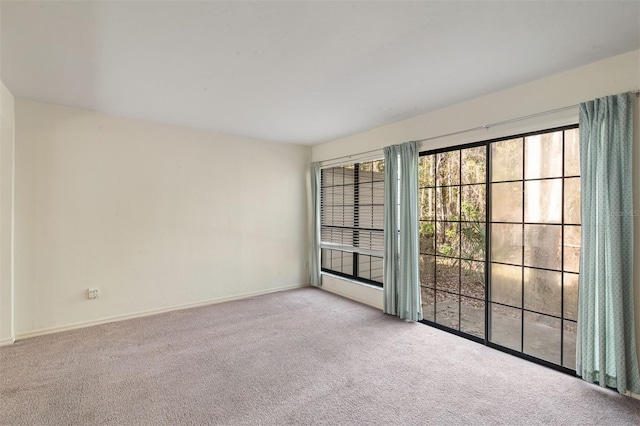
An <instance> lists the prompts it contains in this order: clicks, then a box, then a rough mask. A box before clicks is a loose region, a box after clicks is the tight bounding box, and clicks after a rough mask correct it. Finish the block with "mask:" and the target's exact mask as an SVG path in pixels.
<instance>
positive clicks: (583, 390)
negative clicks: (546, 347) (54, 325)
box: [0, 288, 640, 425]
mask: <svg viewBox="0 0 640 426" xmlns="http://www.w3.org/2000/svg"><path fill="white" fill-rule="evenodd" d="M0 362H1V364H0V365H1V366H0V374H1V376H0V395H1V401H0V403H1V404H0V423H2V424H28V425H32V424H38V425H39V424H52V425H68V424H77V425H93V424H112V425H129V424H153V425H160V424H225V425H243V424H265V425H266V424H268V425H283V424H305V425H310V424H326V425H340V424H342V425H374V424H380V425H394V424H397V425H429V424H438V425H440V424H445V425H450V424H465V425H468V424H518V425H520V424H526V425H531V424H541V425H561V424H565V425H587V424H592V425H623V424H629V425H631V424H633V425H638V424H640V401H638V400H634V399H631V398H629V397H625V396H622V395H619V394H617V393H615V392H612V391H609V390H604V389H601V388H598V387H596V386H593V385H589V384H587V383H585V382H582V381H581V380H579V379H577V378H573V377H570V376H568V375H565V374H562V373H558V372H556V371H553V370H550V369H547V368H544V367H541V366H538V365H536V364H533V363H530V362H527V361H524V360H521V359H519V358H515V357H512V356H510V355H507V354H504V353H502V352H499V351H496V350H493V349H489V348H486V347H484V346H482V345H480V344H477V343H473V342H470V341H467V340H464V339H462V338H459V337H456V336H453V335H451V334H448V333H445V332H443V331H440V330H436V329H434V328H431V327H428V326H426V325H423V324H417V323H408V322H404V321H401V320H398V319H396V318H393V317H390V316H387V315H384V314H382V313H380V312H379V311H378V310H376V309H373V308H370V307H367V306H363V305H361V304H358V303H356V302H352V301H349V300H346V299H343V298H341V297H338V296H336V295H333V294H330V293H327V292H324V291H322V290H318V289H313V288H305V289H299V290H293V291H287V292H281V293H273V294H269V295H265V296H260V297H256V298H252V299H246V300H242V301H236V302H229V303H224V304H219V305H212V306H208V307H203V308H196V309H189V310H183V311H177V312H171V313H167V314H161V315H156V316H152V317H146V318H140V319H135V320H129V321H123V322H118V323H112V324H106V325H101V326H96V327H90V328H85V329H82V330H75V331H70V332H65V333H58V334H55V335H49V336H43V337H36V338H32V339H27V340H24V341H21V342H17V343H16V344H14V345H13V346H9V347H4V348H2V349H0Z"/></svg>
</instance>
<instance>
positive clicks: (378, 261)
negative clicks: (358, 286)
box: [371, 256, 384, 283]
mask: <svg viewBox="0 0 640 426" xmlns="http://www.w3.org/2000/svg"><path fill="white" fill-rule="evenodd" d="M383 263H384V261H383V259H382V258H381V257H376V256H371V279H372V280H373V281H376V282H379V283H384V274H383V270H382V265H383Z"/></svg>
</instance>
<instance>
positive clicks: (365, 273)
mask: <svg viewBox="0 0 640 426" xmlns="http://www.w3.org/2000/svg"><path fill="white" fill-rule="evenodd" d="M358 277H360V278H364V279H366V280H370V279H371V257H370V256H366V255H364V254H359V255H358Z"/></svg>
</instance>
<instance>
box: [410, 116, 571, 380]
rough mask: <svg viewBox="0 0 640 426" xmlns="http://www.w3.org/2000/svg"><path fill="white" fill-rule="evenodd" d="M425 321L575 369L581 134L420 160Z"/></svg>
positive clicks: (524, 139) (546, 135) (566, 131)
mask: <svg viewBox="0 0 640 426" xmlns="http://www.w3.org/2000/svg"><path fill="white" fill-rule="evenodd" d="M419 183H420V189H419V206H420V252H421V255H420V257H421V259H420V274H421V286H422V302H423V313H424V319H425V322H427V323H429V324H431V325H435V326H437V327H439V328H443V329H446V330H448V331H451V332H454V333H456V334H461V335H463V336H465V337H468V338H471V339H473V340H477V341H481V342H483V343H485V344H488V345H490V346H494V347H497V348H499V349H502V350H505V351H508V352H511V353H515V354H519V355H521V356H523V357H526V358H532V359H535V360H537V361H539V362H542V363H546V364H549V365H553V366H556V367H558V368H566V369H570V370H573V369H575V337H576V322H575V321H576V317H577V295H578V266H579V252H580V171H579V156H578V129H577V128H576V127H573V128H563V129H555V130H552V131H545V132H539V133H535V134H528V135H522V136H518V137H512V138H510V139H503V140H495V141H489V142H483V143H479V144H474V145H467V146H463V147H457V148H454V149H449V150H439V151H432V152H425V153H422V155H421V158H420V167H419Z"/></svg>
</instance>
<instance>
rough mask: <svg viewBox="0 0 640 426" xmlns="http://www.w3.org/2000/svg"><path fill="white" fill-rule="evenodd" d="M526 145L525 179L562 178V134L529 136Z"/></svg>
mask: <svg viewBox="0 0 640 426" xmlns="http://www.w3.org/2000/svg"><path fill="white" fill-rule="evenodd" d="M524 145H525V157H524V158H525V162H526V163H525V167H524V175H525V176H524V177H525V179H538V178H549V177H559V176H562V132H553V133H543V134H539V135H533V136H527V137H526V138H525V141H524Z"/></svg>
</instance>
